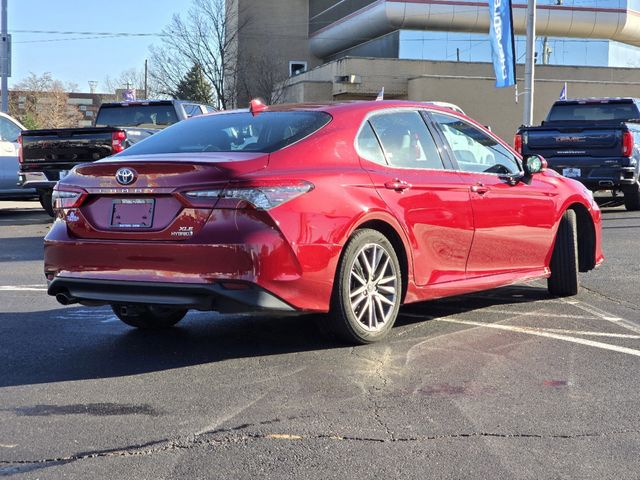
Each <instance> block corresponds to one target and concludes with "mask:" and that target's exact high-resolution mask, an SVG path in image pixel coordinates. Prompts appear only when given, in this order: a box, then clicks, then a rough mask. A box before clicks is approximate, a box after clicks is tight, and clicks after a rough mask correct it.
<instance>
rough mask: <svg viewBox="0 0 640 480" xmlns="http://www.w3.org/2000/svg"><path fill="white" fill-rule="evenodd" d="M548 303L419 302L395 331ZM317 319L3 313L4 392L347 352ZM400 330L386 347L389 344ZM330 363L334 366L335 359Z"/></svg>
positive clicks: (535, 297)
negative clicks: (144, 319)
mask: <svg viewBox="0 0 640 480" xmlns="http://www.w3.org/2000/svg"><path fill="white" fill-rule="evenodd" d="M548 298H549V296H548V293H547V292H546V289H542V288H534V287H529V286H518V287H506V288H500V289H497V290H492V291H489V292H483V293H481V294H473V295H465V296H458V297H451V298H448V299H443V300H435V301H430V302H421V303H417V304H412V305H407V306H405V307H403V308H402V310H401V316H400V318H399V319H398V322H397V326H399V327H402V326H406V325H410V324H413V323H417V322H422V321H428V320H432V319H437V318H443V317H447V316H451V315H455V314H459V313H463V312H469V311H472V310H477V309H481V308H484V307H487V306H496V305H503V304H507V303H511V304H512V303H522V302H533V301H539V300H544V299H548ZM406 313H409V314H411V316H410V317H409V318H408V317H406V316H404V314H406ZM313 317H314V316H309V315H306V316H290V317H272V318H269V317H266V316H258V315H219V314H216V313H213V312H206V313H204V312H195V313H191V314H189V316H188V317H187V318H186V319H185V320H184V321H183V322H181V323H180V324H178V325H177V326H176V327H174V328H171V329H168V330H164V331H139V330H135V329H132V328H129V327H127V326H125V325H124V324H122V323H121V322H120V321H119V320H117V319H116V318H115V317H114V316H113V314H112V313H111V310H110V309H108V308H107V307H104V308H99V309H90V308H86V307H68V308H61V309H54V310H49V311H44V312H25V313H0V352H2V359H3V360H2V363H3V365H2V368H1V369H0V387H7V386H18V385H30V384H40V383H53V382H63V381H73V380H85V379H100V378H113V377H121V376H128V375H137V374H144V373H150V372H156V371H164V370H170V369H178V368H183V367H189V366H195V365H204V364H213V363H215V362H220V361H224V360H229V359H240V358H247V357H265V356H274V355H284V354H289V353H301V352H313V351H320V350H326V351H328V350H331V349H336V348H345V346H344V345H341V344H338V343H336V342H335V341H333V340H329V339H327V338H326V337H324V336H323V335H321V334H320V333H319V330H318V327H317V320H318V317H317V316H315V318H313ZM314 320H316V321H314ZM399 330H401V328H400V329H398V330H395V331H392V332H391V334H390V336H389V338H388V339H387V340H384V342H388V344H389V345H392V344H393V341H394V336H395V335H396V333H395V332H397V331H399ZM402 338H403V339H406V338H407V337H402ZM363 348H367V347H363ZM345 350H346V349H345ZM329 358H330V359H331V361H336V359H335V356H330V357H329Z"/></svg>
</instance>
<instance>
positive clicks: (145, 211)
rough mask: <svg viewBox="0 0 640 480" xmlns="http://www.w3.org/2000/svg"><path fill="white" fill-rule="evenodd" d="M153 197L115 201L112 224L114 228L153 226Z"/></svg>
mask: <svg viewBox="0 0 640 480" xmlns="http://www.w3.org/2000/svg"><path fill="white" fill-rule="evenodd" d="M154 207H155V200H153V199H129V198H123V199H117V200H114V201H113V210H112V213H111V226H112V227H114V228H151V226H152V225H153V210H154Z"/></svg>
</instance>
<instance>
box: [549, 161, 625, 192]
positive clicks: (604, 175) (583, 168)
mask: <svg viewBox="0 0 640 480" xmlns="http://www.w3.org/2000/svg"><path fill="white" fill-rule="evenodd" d="M547 162H548V163H549V167H550V168H551V169H553V170H555V171H556V172H558V173H559V174H560V175H562V174H563V171H564V169H565V168H575V169H580V176H577V177H571V178H573V179H574V180H577V181H579V182H580V183H582V184H584V185H585V186H586V187H587V188H589V190H593V191H597V190H608V189H612V188H617V187H623V186H625V185H633V184H634V183H635V182H636V181H637V179H638V166H630V165H628V164H629V159H628V158H601V159H597V160H594V159H589V160H588V161H587V160H585V159H578V158H551V159H547ZM625 164H627V165H626V166H625Z"/></svg>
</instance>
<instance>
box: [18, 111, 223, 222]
mask: <svg viewBox="0 0 640 480" xmlns="http://www.w3.org/2000/svg"><path fill="white" fill-rule="evenodd" d="M211 111H214V109H213V107H209V106H207V105H200V104H196V103H193V102H187V101H181V100H144V101H133V102H114V103H103V104H102V105H100V109H99V110H98V113H97V115H96V120H95V126H94V127H88V128H63V129H55V130H26V131H23V132H22V135H21V139H20V141H21V144H22V149H21V155H20V158H19V164H20V171H19V180H20V184H21V185H22V186H23V187H25V188H36V189H37V191H38V195H39V198H40V203H41V204H42V206H43V207H44V209H45V210H46V211H47V213H49V215H53V208H52V206H51V192H52V190H53V187H54V185H55V184H56V182H57V181H58V180H60V179H61V178H63V177H64V176H65V175H66V174H67V173H68V172H69V170H71V169H72V168H73V167H74V166H76V165H78V164H80V163H86V162H93V161H96V160H100V159H101V158H104V157H108V156H110V155H113V154H116V153H118V152H121V151H122V150H124V149H125V148H127V147H128V146H130V145H133V144H134V143H137V142H139V141H140V140H144V139H145V138H147V137H148V136H149V135H152V134H153V133H155V132H157V131H159V130H161V129H163V128H165V127H167V126H169V125H172V124H174V123H176V122H179V121H180V120H184V119H185V118H188V117H191V116H194V115H200V114H203V113H208V112H211Z"/></svg>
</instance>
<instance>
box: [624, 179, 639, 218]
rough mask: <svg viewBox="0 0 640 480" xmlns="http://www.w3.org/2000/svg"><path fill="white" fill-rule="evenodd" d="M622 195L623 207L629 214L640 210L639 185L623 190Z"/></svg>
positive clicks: (635, 184)
mask: <svg viewBox="0 0 640 480" xmlns="http://www.w3.org/2000/svg"><path fill="white" fill-rule="evenodd" d="M623 193H624V206H625V208H626V209H627V210H628V211H630V212H635V211H636V210H640V184H638V182H636V183H634V184H633V185H631V186H629V187H627V188H625V189H624V190H623Z"/></svg>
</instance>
